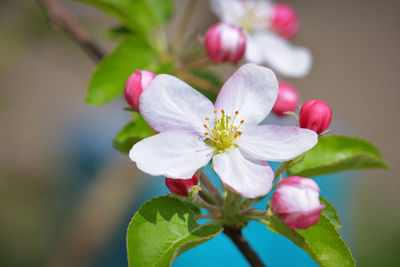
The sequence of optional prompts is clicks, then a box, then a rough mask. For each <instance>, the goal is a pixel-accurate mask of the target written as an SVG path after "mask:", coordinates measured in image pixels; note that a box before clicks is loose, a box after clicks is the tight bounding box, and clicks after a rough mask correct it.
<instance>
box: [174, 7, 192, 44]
mask: <svg viewBox="0 0 400 267" xmlns="http://www.w3.org/2000/svg"><path fill="white" fill-rule="evenodd" d="M196 3H197V0H191V1H190V2H189V4H187V6H186V10H185V12H184V13H183V17H182V20H181V21H180V22H179V25H178V29H177V31H176V34H175V39H174V42H173V45H172V49H173V51H174V52H176V51H178V50H179V49H180V48H181V45H182V41H183V40H182V39H183V36H184V35H185V32H186V29H187V27H188V26H189V21H190V19H191V18H192V15H193V11H194V8H195V7H196Z"/></svg>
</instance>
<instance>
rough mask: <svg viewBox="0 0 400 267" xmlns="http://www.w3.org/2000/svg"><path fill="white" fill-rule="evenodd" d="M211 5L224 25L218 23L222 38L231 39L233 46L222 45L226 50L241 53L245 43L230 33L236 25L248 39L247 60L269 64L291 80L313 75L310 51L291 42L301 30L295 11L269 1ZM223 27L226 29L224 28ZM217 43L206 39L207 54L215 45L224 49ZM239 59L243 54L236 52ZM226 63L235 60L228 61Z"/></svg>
mask: <svg viewBox="0 0 400 267" xmlns="http://www.w3.org/2000/svg"><path fill="white" fill-rule="evenodd" d="M210 4H211V9H212V10H213V12H214V13H215V14H216V15H217V16H218V18H219V19H220V21H221V23H222V24H218V25H220V26H219V27H220V28H221V32H222V35H226V36H231V38H230V45H226V43H225V45H224V46H222V47H226V50H229V51H232V50H239V49H238V47H239V44H241V43H243V41H241V40H240V41H239V38H233V36H234V35H233V34H229V33H228V31H232V30H231V28H232V25H235V26H236V27H239V28H241V29H242V30H243V33H244V35H245V36H246V51H245V55H244V56H245V58H246V60H247V61H249V62H254V63H258V64H267V65H269V66H270V67H271V68H272V69H274V70H275V71H276V72H278V73H279V74H282V75H284V76H288V77H304V76H306V75H307V74H308V73H309V71H310V69H311V64H312V55H311V53H310V51H309V50H308V49H307V48H304V47H296V46H293V45H292V44H290V42H289V41H288V39H290V38H291V37H293V36H295V35H296V33H297V32H298V30H299V28H300V23H299V21H298V18H297V15H296V12H295V10H294V9H293V8H291V7H290V6H288V5H284V4H274V3H272V2H271V1H268V0H264V1H263V0H210ZM223 24H225V25H226V26H221V25H223ZM213 27H214V28H215V26H213ZM224 29H225V30H224ZM210 31H211V29H210V30H209V32H210ZM225 31H227V33H225ZM216 43H217V44H215V43H214V42H210V41H209V39H207V38H206V42H205V46H206V49H207V51H209V50H212V48H213V46H220V47H221V45H219V44H218V43H219V42H216ZM242 46H243V45H242ZM220 53H221V54H224V53H227V51H224V49H221V50H220ZM209 54H210V53H209ZM236 56H239V53H236ZM214 57H215V55H214V56H211V59H213V58H214ZM222 61H232V60H229V59H228V58H227V59H225V60H222Z"/></svg>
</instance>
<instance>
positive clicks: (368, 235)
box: [0, 0, 400, 266]
mask: <svg viewBox="0 0 400 267" xmlns="http://www.w3.org/2000/svg"><path fill="white" fill-rule="evenodd" d="M63 2H64V1H63ZM176 2H177V5H176V6H177V13H178V15H177V16H178V18H176V17H175V18H174V19H173V21H172V22H171V25H169V26H168V31H170V32H171V31H173V29H174V27H175V26H176V23H177V21H179V16H181V15H182V11H183V6H184V5H185V4H186V3H187V1H185V0H177V1H176ZM199 2H200V1H199ZM205 2H206V1H201V4H199V5H198V6H197V9H196V11H195V14H194V16H193V20H192V22H191V25H190V27H191V28H193V29H195V30H197V31H198V32H199V33H203V32H204V31H205V29H206V28H207V27H208V26H209V25H210V24H211V23H213V22H214V21H216V18H215V17H214V16H213V15H212V14H211V12H210V11H209V9H208V6H207V5H206V4H205ZM64 3H65V4H66V6H67V7H68V8H69V9H70V10H71V11H72V12H73V14H75V15H76V16H77V18H78V19H79V20H80V21H82V23H83V24H84V26H85V27H86V28H87V29H88V31H89V32H90V34H91V35H92V36H93V37H94V38H95V39H96V40H98V41H99V42H100V44H101V46H102V47H104V48H105V49H106V50H107V51H111V49H112V47H113V45H114V43H113V42H111V41H110V40H107V39H106V38H104V36H105V34H104V32H105V30H106V29H107V28H108V27H110V26H113V25H115V24H116V22H115V21H114V20H112V19H111V18H109V17H107V16H105V15H104V14H102V13H101V12H99V11H97V10H95V9H93V8H91V7H88V6H85V5H81V4H78V3H71V2H68V1H65V2H64ZM286 3H289V4H292V5H293V6H294V7H295V8H296V9H297V10H298V13H299V16H300V18H301V22H302V30H301V32H300V34H299V36H298V37H297V38H296V39H295V43H298V44H301V45H305V46H307V47H309V48H311V50H312V51H313V54H314V66H313V70H312V72H311V74H310V75H309V76H308V77H307V78H305V79H301V80H290V82H292V83H293V84H294V85H295V86H297V87H298V88H299V90H300V91H301V101H303V102H304V101H306V100H307V99H312V98H320V99H322V100H324V101H327V102H328V103H329V105H330V106H331V108H332V110H333V112H334V119H333V123H332V126H331V129H337V132H338V133H340V134H345V135H357V136H360V137H362V138H365V139H367V140H370V141H371V142H373V143H374V144H375V145H376V146H377V147H378V148H380V150H381V152H382V154H383V156H384V158H385V159H386V160H387V161H388V162H389V164H390V166H391V169H390V170H389V171H376V170H374V171H360V172H347V173H344V174H340V175H329V176H326V177H319V178H318V179H317V182H318V183H319V185H320V187H321V192H322V195H323V196H324V197H326V198H328V199H329V200H330V201H331V202H333V203H334V204H335V205H336V206H337V208H338V211H339V214H340V215H341V218H342V221H343V225H344V227H343V228H344V229H343V230H342V231H341V234H342V235H343V236H344V239H345V240H346V242H347V243H348V244H349V245H350V248H351V250H352V253H353V254H354V257H355V258H356V260H357V262H358V265H359V266H399V265H400V254H399V253H398V247H397V246H398V244H399V242H400V213H399V212H398V208H397V205H396V204H397V203H399V202H400V195H399V194H398V188H399V186H400V181H399V179H398V177H399V174H400V167H399V164H398V163H399V161H398V151H399V149H400V142H399V141H398V132H399V130H400V127H399V123H398V122H399V119H398V115H399V112H398V109H397V108H398V103H397V102H398V99H399V96H400V95H399V84H400V75H399V70H400V53H399V51H398V48H399V47H400V36H399V33H398V32H399V31H398V29H399V27H400V17H399V16H398V11H399V10H400V2H398V1H395V0H388V1H384V2H382V1H373V0H365V1H362V2H358V1H352V2H349V1H344V0H339V1H329V2H321V1H317V0H304V1H286ZM0 48H1V49H0V118H1V122H2V125H3V126H2V128H1V131H0V136H1V140H2V149H1V153H0V236H1V238H0V266H126V252H125V250H126V247H125V233H126V228H127V226H128V223H129V221H130V218H131V217H132V215H133V214H134V213H135V211H136V209H137V208H138V207H139V206H140V205H141V203H143V202H144V201H146V200H148V199H150V198H151V197H153V196H156V195H160V194H161V195H165V194H167V193H168V190H167V189H166V187H165V186H164V180H163V179H162V178H157V177H147V176H145V175H144V174H142V173H141V172H140V171H138V170H137V169H136V167H135V166H134V164H132V163H131V162H130V160H129V159H128V157H127V156H126V155H122V154H120V153H119V152H117V151H115V150H114V148H113V147H112V141H111V140H112V138H113V137H114V136H115V134H116V133H117V132H118V131H119V130H120V128H121V127H122V126H123V125H124V124H125V123H126V122H128V121H129V119H130V117H129V114H128V113H127V112H124V111H123V110H122V108H123V107H124V106H125V103H124V101H123V100H122V99H117V100H115V101H114V102H113V103H111V104H109V105H106V106H104V107H100V108H99V107H91V106H88V105H86V104H85V103H84V102H83V99H84V97H85V88H86V84H87V82H88V80H89V78H90V75H91V72H92V70H93V69H94V67H95V65H94V64H93V63H92V62H91V61H90V59H89V58H88V57H87V56H86V54H84V53H83V52H82V51H81V50H80V48H79V47H77V46H76V45H75V44H74V43H73V42H72V41H71V40H70V39H68V38H67V37H66V36H65V35H64V34H63V33H62V32H60V31H56V30H54V29H52V28H51V27H50V26H49V25H48V24H47V22H46V19H45V17H44V15H43V12H42V10H41V9H40V8H39V7H38V5H37V4H36V3H35V1H23V0H20V1H15V0H2V1H0ZM219 71H220V73H221V75H222V77H225V78H226V77H228V76H229V75H230V74H231V73H233V71H234V69H233V68H232V67H230V66H222V68H220V70H219ZM270 120H273V121H276V120H277V118H274V117H272V118H270ZM279 123H284V124H285V123H293V122H290V121H281V122H279ZM208 171H209V170H208ZM209 172H210V171H209ZM210 175H212V174H211V173H210ZM214 179H215V177H214ZM260 205H261V207H263V206H265V203H261V204H260ZM244 234H245V235H246V237H248V239H249V242H250V244H251V245H252V246H253V247H255V248H256V250H257V251H258V252H259V253H260V255H261V257H262V258H263V260H265V262H266V263H267V264H268V265H269V266H294V265H295V266H314V265H315V264H314V263H313V262H312V260H311V259H310V258H309V257H308V256H307V255H306V254H304V253H303V252H302V251H301V250H300V249H298V248H296V247H295V246H293V245H292V244H291V243H290V241H287V240H285V239H284V238H282V237H280V236H277V235H275V234H272V233H270V232H268V231H267V230H266V229H265V228H264V227H263V226H262V225H258V224H256V223H251V224H250V225H249V227H248V228H247V229H246V230H245V231H244ZM212 264H214V265H212ZM222 264H224V265H225V264H226V265H232V266H247V263H246V262H245V260H244V259H243V257H242V256H241V255H240V254H239V253H238V252H237V250H236V248H235V247H234V246H233V245H232V243H231V242H230V241H229V240H228V239H227V238H226V237H224V236H223V235H220V236H218V237H217V238H215V239H213V240H212V241H210V242H208V243H206V244H204V245H202V246H199V247H197V248H195V249H193V250H191V251H189V252H186V253H184V254H183V255H181V256H180V257H179V258H178V259H177V261H176V262H175V263H174V266H188V265H191V266H204V265H206V266H220V265H222Z"/></svg>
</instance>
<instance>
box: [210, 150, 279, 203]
mask: <svg viewBox="0 0 400 267" xmlns="http://www.w3.org/2000/svg"><path fill="white" fill-rule="evenodd" d="M213 168H214V170H215V172H216V173H217V174H218V176H219V177H220V178H221V181H222V182H223V183H224V184H225V185H226V186H227V187H229V188H231V189H232V190H234V191H236V192H238V193H239V194H241V195H242V196H244V197H248V198H255V197H260V196H264V195H266V194H267V193H268V192H269V191H270V190H271V188H272V182H273V179H274V172H273V171H272V169H271V167H270V166H269V165H268V163H267V162H265V161H256V160H253V159H250V158H249V157H247V156H246V155H245V154H243V153H242V152H241V151H240V149H234V150H230V151H228V152H225V153H222V154H218V155H216V156H214V158H213Z"/></svg>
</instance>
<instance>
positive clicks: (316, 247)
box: [268, 215, 355, 267]
mask: <svg viewBox="0 0 400 267" xmlns="http://www.w3.org/2000/svg"><path fill="white" fill-rule="evenodd" d="M268 228H270V229H271V230H272V231H273V232H275V233H276V232H278V233H279V234H281V235H283V236H285V237H287V238H288V239H290V240H291V241H292V242H293V243H294V244H296V245H297V246H299V247H300V248H301V249H303V250H304V251H305V252H307V254H308V255H310V257H311V258H312V259H313V260H315V261H316V262H317V263H318V264H319V265H320V266H327V267H330V266H341V267H346V266H349V267H350V266H355V262H354V259H353V257H352V255H351V253H350V250H349V249H348V247H347V246H346V244H345V243H344V241H343V239H342V238H341V237H340V235H339V233H338V232H337V231H336V229H335V226H334V225H333V224H332V223H331V222H330V221H329V219H328V218H327V217H325V216H324V215H321V218H320V220H319V222H318V223H317V224H316V225H314V226H312V227H310V228H308V229H304V230H299V229H297V230H292V229H290V228H289V227H288V226H287V225H286V224H285V223H284V222H282V221H281V220H280V219H279V218H278V217H275V216H271V217H270V225H269V227H268Z"/></svg>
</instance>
